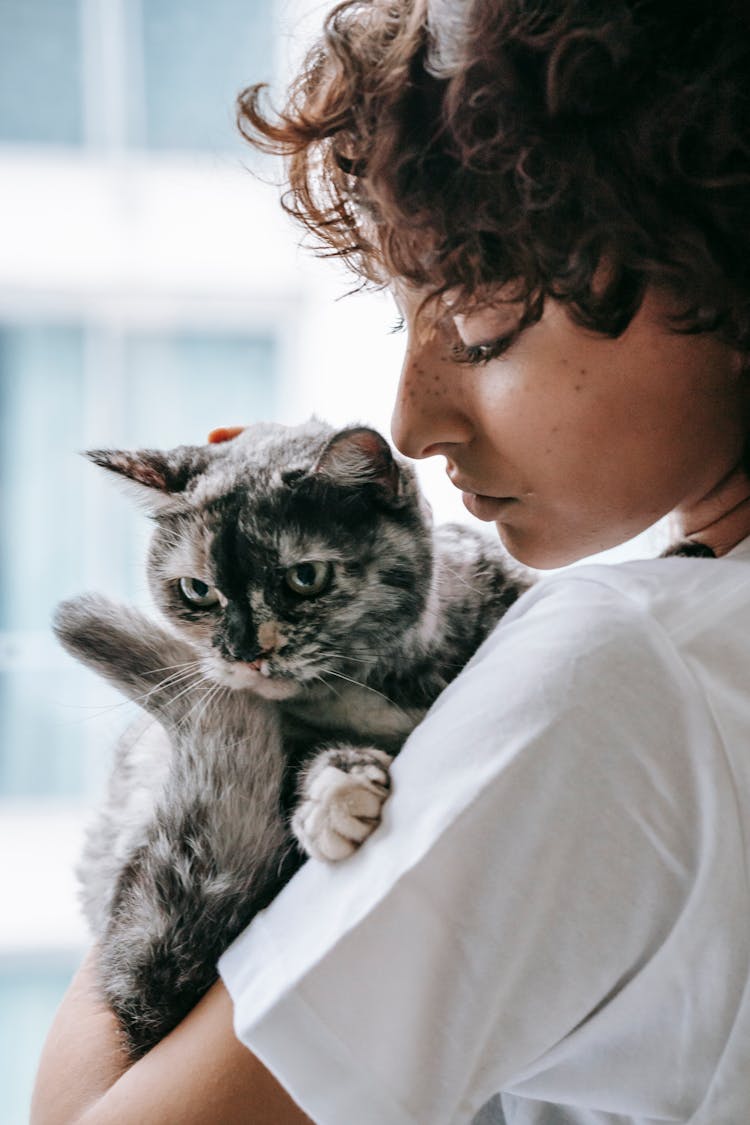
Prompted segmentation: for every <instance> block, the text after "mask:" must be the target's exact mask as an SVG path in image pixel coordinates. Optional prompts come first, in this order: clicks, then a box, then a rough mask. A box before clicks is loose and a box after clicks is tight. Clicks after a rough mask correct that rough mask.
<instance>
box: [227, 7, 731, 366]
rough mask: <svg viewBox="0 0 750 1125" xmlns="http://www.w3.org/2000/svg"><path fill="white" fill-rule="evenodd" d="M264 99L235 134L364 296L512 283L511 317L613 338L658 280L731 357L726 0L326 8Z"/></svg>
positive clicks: (245, 110)
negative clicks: (260, 155) (303, 54)
mask: <svg viewBox="0 0 750 1125" xmlns="http://www.w3.org/2000/svg"><path fill="white" fill-rule="evenodd" d="M441 9H442V11H441ZM262 89H263V87H262V86H251V87H249V88H248V89H247V90H244V91H243V92H242V93H241V94H240V96H239V99H238V107H239V111H238V121H239V125H240V129H241V131H242V132H243V134H244V135H245V137H246V138H247V139H248V140H250V141H251V142H252V143H253V144H255V145H257V146H259V147H262V148H265V149H270V150H271V151H274V152H277V153H281V154H283V155H284V156H285V157H286V161H287V164H286V167H287V174H288V180H289V190H288V191H287V192H286V194H285V197H284V206H285V207H286V209H287V210H288V211H289V212H290V213H291V214H293V215H294V216H295V217H296V218H298V219H299V220H301V222H302V223H303V224H304V225H305V227H307V229H308V230H309V231H312V232H313V233H314V235H315V236H316V238H317V239H318V240H319V243H320V244H322V252H323V253H328V254H331V253H332V254H334V255H336V256H338V257H340V258H343V259H344V260H345V261H346V262H347V263H348V264H349V265H350V266H352V267H353V268H354V270H355V271H356V273H357V274H358V275H359V276H360V277H361V278H363V279H365V280H366V281H368V282H373V283H375V284H376V285H377V284H384V283H385V282H386V281H387V279H389V278H392V277H398V278H403V279H404V280H405V281H406V282H408V283H410V284H412V285H414V286H417V287H418V288H420V289H424V290H426V291H427V292H428V293H430V294H433V295H439V294H443V293H445V292H446V291H447V290H451V291H452V292H451V300H452V311H457V310H458V311H460V310H461V309H462V308H465V307H467V306H468V304H469V303H473V302H476V301H477V300H478V299H480V300H481V299H482V297H483V295H484V294H488V293H491V292H493V291H495V292H497V290H498V287H501V286H509V288H510V292H512V295H513V298H514V299H516V300H520V301H522V302H524V306H525V310H526V315H525V317H524V321H523V323H530V322H532V321H534V320H535V319H537V318H538V317H539V316H540V315H541V310H542V306H543V302H544V298H545V297H547V296H549V297H552V298H554V299H556V300H558V301H561V302H564V303H565V304H566V306H567V307H568V310H569V312H570V314H571V315H572V316H573V317H574V319H575V320H576V321H577V322H578V323H580V324H583V325H585V326H586V327H588V328H591V329H594V330H595V331H598V332H601V333H604V334H606V335H610V336H616V335H619V334H620V333H621V332H622V331H624V329H625V328H626V327H627V325H628V324H629V323H630V320H631V319H632V317H633V316H634V314H635V313H636V311H637V310H638V308H639V307H640V303H641V300H642V297H643V293H644V291H645V288H646V286H648V285H655V286H663V287H666V289H667V290H668V291H669V292H670V293H672V294H673V295H675V296H677V298H678V299H679V306H678V307H679V310H680V312H679V316H677V317H676V318H675V320H674V324H673V326H674V327H675V328H676V329H678V330H680V331H687V332H703V331H716V332H718V333H719V334H720V336H721V337H722V338H723V339H724V340H726V341H727V342H728V343H729V344H730V345H732V346H733V347H737V348H738V349H739V350H741V351H743V352H746V353H750V237H749V232H750V16H749V15H748V13H747V7H746V5H745V4H744V3H742V2H739V0H737V2H732V0H701V2H695V0H679V2H678V0H607V2H606V3H601V0H473V2H471V3H469V2H466V0H465V2H464V4H463V5H462V4H461V2H460V0H344V2H343V3H340V4H338V5H337V7H336V8H334V10H333V11H332V12H331V13H330V15H329V16H328V18H327V20H326V22H325V26H324V30H323V33H322V35H321V37H320V39H319V41H318V42H317V43H316V44H315V46H314V47H313V48H312V50H311V51H310V52H309V54H308V56H307V59H306V62H305V65H304V67H303V68H302V70H301V72H300V73H299V75H298V77H297V78H296V80H295V82H294V83H293V85H292V87H291V90H290V93H289V98H288V103H287V105H286V107H285V108H284V109H283V110H282V111H281V112H279V113H274V112H272V111H271V110H270V109H269V110H267V109H265V108H263V106H262V104H261V103H262V95H261V92H262ZM601 266H606V269H604V270H600V267H601ZM602 278H603V280H602ZM454 298H455V302H454Z"/></svg>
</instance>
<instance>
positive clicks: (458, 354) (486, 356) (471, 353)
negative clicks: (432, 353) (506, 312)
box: [388, 316, 518, 367]
mask: <svg viewBox="0 0 750 1125" xmlns="http://www.w3.org/2000/svg"><path fill="white" fill-rule="evenodd" d="M405 327H406V321H405V320H404V318H403V317H402V316H400V317H399V318H398V320H396V321H394V323H393V324H392V325H391V327H390V328H389V330H388V331H389V332H390V333H391V334H393V333H396V332H403V331H404V329H405ZM517 336H518V333H517V332H513V333H511V334H510V335H509V336H498V337H497V339H495V340H489V341H488V342H487V343H486V344H461V343H459V344H454V345H453V347H452V348H451V355H452V357H453V359H454V360H455V362H456V363H461V364H464V365H465V366H466V367H483V366H484V364H485V363H490V362H491V361H492V360H493V359H498V358H499V357H500V356H501V355H505V353H506V352H507V351H508V349H509V348H510V347H511V346H512V344H513V343H514V342H515V340H516V337H517Z"/></svg>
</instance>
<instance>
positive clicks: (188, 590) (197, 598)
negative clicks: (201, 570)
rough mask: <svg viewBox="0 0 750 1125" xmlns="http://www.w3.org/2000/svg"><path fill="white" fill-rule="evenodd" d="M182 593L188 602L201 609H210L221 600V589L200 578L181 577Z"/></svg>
mask: <svg viewBox="0 0 750 1125" xmlns="http://www.w3.org/2000/svg"><path fill="white" fill-rule="evenodd" d="M180 593H181V594H182V596H183V598H184V599H185V601H186V602H188V603H189V604H190V605H194V606H197V607H198V608H199V609H208V608H209V607H210V606H212V605H216V603H217V602H218V600H219V591H218V590H217V589H216V587H215V586H209V585H208V584H207V583H206V582H201V580H200V578H181V579H180Z"/></svg>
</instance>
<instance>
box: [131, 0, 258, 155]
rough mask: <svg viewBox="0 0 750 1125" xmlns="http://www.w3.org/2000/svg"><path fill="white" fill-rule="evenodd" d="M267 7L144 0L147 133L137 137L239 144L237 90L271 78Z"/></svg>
mask: <svg viewBox="0 0 750 1125" xmlns="http://www.w3.org/2000/svg"><path fill="white" fill-rule="evenodd" d="M271 8H272V2H271V0H213V2H212V3H210V4H207V3H205V0H142V6H141V12H142V15H141V19H142V27H141V33H142V50H143V74H144V82H145V138H141V137H135V138H134V140H135V142H136V143H138V142H139V141H142V140H143V141H145V144H146V146H147V147H149V148H167V149H222V148H228V147H232V146H233V145H235V144H237V143H238V138H237V134H236V132H235V128H234V108H233V107H234V99H235V97H236V96H237V93H238V91H239V90H240V89H241V88H242V87H243V86H248V85H249V84H250V83H251V82H262V81H268V80H270V79H271V78H272V58H273V52H272V46H273V42H272V19H271ZM134 108H135V107H134Z"/></svg>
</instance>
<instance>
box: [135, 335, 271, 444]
mask: <svg viewBox="0 0 750 1125" xmlns="http://www.w3.org/2000/svg"><path fill="white" fill-rule="evenodd" d="M276 353H277V348H276V341H275V339H274V338H273V336H270V335H269V336H249V335H246V334H243V333H224V332H215V331H204V332H197V331H195V332H178V333H175V334H173V335H159V334H156V333H153V334H146V333H143V334H141V333H139V334H137V335H133V336H131V337H130V338H129V339H128V342H127V352H126V365H125V370H126V386H127V388H128V398H127V405H126V410H125V416H124V418H123V427H124V428H125V429H126V430H127V434H128V440H129V441H130V442H131V443H132V442H133V441H135V442H136V443H137V444H138V445H141V446H144V447H145V446H155V447H156V448H157V449H159V448H161V449H165V448H169V447H170V446H173V445H181V444H186V443H188V442H194V443H196V444H199V445H200V444H202V443H203V442H205V440H206V435H207V433H208V432H209V430H211V429H214V428H215V427H216V426H231V425H238V426H239V425H242V424H243V423H247V422H253V421H261V420H263V421H272V420H273V418H274V416H275V413H276V404H277V375H276V367H277V354H276Z"/></svg>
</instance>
